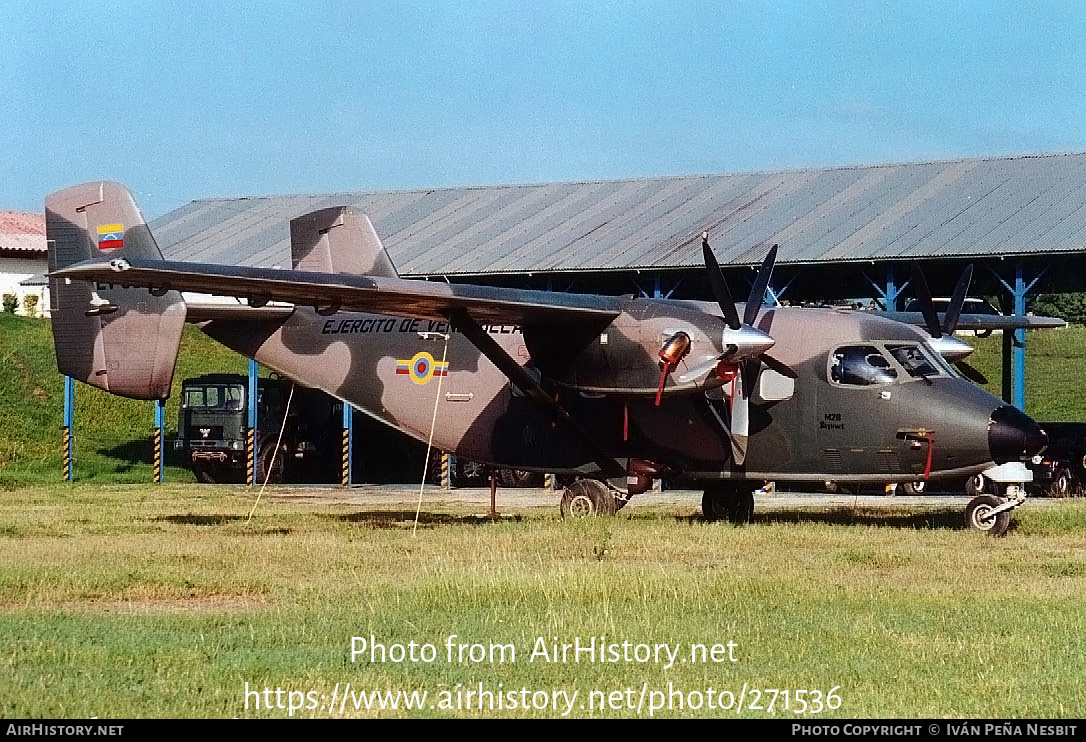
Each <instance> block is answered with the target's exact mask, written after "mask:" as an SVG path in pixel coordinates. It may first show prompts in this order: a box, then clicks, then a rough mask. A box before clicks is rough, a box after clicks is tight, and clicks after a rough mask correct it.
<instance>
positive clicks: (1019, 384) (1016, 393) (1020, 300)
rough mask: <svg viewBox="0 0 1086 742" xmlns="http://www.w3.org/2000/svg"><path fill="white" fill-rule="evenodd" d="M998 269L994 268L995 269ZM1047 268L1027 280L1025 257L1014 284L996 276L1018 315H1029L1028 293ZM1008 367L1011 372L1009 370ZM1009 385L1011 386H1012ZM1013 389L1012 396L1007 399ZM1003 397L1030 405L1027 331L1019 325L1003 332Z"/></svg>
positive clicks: (1021, 405) (1018, 404)
mask: <svg viewBox="0 0 1086 742" xmlns="http://www.w3.org/2000/svg"><path fill="white" fill-rule="evenodd" d="M993 273H994V271H993ZM1044 273H1045V271H1043V270H1042V271H1041V273H1040V274H1039V275H1038V276H1037V277H1036V278H1034V279H1033V280H1032V281H1030V282H1029V283H1027V282H1026V277H1025V266H1024V265H1023V263H1022V261H1021V260H1018V261H1016V262H1015V264H1014V285H1013V286H1012V285H1011V284H1009V283H1007V282H1006V281H1004V280H1003V279H1002V278H1001V277H1000V276H999V275H998V274H996V278H998V279H999V282H1000V283H1002V284H1003V288H1005V289H1007V292H1008V293H1009V294H1010V295H1011V299H1012V301H1013V304H1012V306H1013V307H1014V312H1013V313H1014V316H1016V317H1024V316H1025V315H1026V294H1028V293H1029V291H1030V290H1031V289H1032V288H1033V287H1034V285H1035V284H1036V283H1037V282H1038V281H1039V280H1041V276H1043V275H1044ZM1008 369H1009V370H1010V373H1009V374H1008V373H1007V372H1008ZM1008 387H1009V388H1008ZM1008 392H1010V395H1009V396H1010V399H1007V397H1008ZM1003 399H1004V400H1006V401H1008V402H1010V403H1011V404H1012V405H1014V406H1015V407H1017V408H1018V409H1020V410H1022V411H1025V408H1026V331H1025V329H1023V328H1018V329H1017V330H1015V331H1014V332H1013V333H1010V332H1006V331H1004V333H1003Z"/></svg>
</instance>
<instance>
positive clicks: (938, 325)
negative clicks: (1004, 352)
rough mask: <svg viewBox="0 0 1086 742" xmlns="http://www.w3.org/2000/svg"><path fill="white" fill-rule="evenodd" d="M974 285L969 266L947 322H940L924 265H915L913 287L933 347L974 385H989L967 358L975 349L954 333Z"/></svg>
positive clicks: (959, 281) (960, 282) (951, 301)
mask: <svg viewBox="0 0 1086 742" xmlns="http://www.w3.org/2000/svg"><path fill="white" fill-rule="evenodd" d="M972 282H973V266H972V265H967V266H966V267H965V270H964V271H962V275H961V276H960V277H959V278H958V283H957V285H955V287H954V293H953V294H951V297H950V304H948V305H947V308H946V313H945V314H944V315H943V321H942V322H939V315H938V313H937V312H936V311H935V302H934V301H933V300H932V298H931V290H930V289H929V288H928V282H927V279H925V278H924V273H923V272H922V271H921V270H920V266H919V265H917V264H913V285H914V286H915V292H916V299H917V301H918V302H919V303H920V311H921V313H922V314H923V315H924V328H925V329H926V330H927V331H928V334H929V335H931V343H930V344H931V346H932V347H933V348H935V350H936V351H937V352H938V353H939V354H940V355H941V356H943V358H945V359H946V360H947V361H949V362H950V363H953V364H954V366H955V367H956V368H957V369H958V371H960V372H961V374H962V376H964V377H965V378H967V379H969V380H970V381H972V382H973V383H974V384H987V383H988V379H987V378H986V377H985V376H984V374H982V373H981V372H980V371H978V370H977V369H975V368H973V367H972V366H970V365H969V364H968V363H966V362H965V358H966V356H968V355H969V354H970V353H972V352H973V348H972V346H970V345H969V344H968V343H966V342H964V341H962V340H958V339H957V338H956V337H954V330H955V328H957V326H958V320H960V319H961V316H962V307H963V306H964V305H965V299H966V296H967V295H968V294H969V286H970V285H971V284H972Z"/></svg>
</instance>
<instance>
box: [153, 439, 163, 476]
mask: <svg viewBox="0 0 1086 742" xmlns="http://www.w3.org/2000/svg"><path fill="white" fill-rule="evenodd" d="M154 467H155V477H154V482H155V484H162V429H161V428H156V429H155V455H154Z"/></svg>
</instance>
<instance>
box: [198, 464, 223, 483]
mask: <svg viewBox="0 0 1086 742" xmlns="http://www.w3.org/2000/svg"><path fill="white" fill-rule="evenodd" d="M192 473H193V474H195V475H196V481H197V482H201V483H203V484H215V483H216V482H218V481H219V480H218V478H217V475H218V473H219V472H218V467H217V466H216V465H215V464H213V463H211V462H210V461H194V462H192Z"/></svg>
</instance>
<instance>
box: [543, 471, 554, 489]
mask: <svg viewBox="0 0 1086 742" xmlns="http://www.w3.org/2000/svg"><path fill="white" fill-rule="evenodd" d="M543 488H544V489H548V490H550V491H551V492H553V491H554V490H556V489H558V477H556V476H554V475H553V474H551V473H550V472H547V473H546V474H544V475H543Z"/></svg>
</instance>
